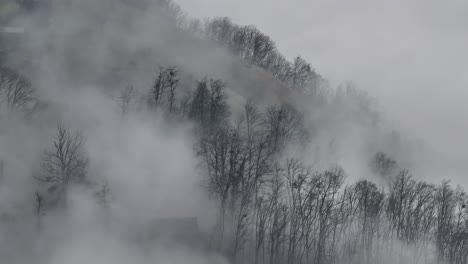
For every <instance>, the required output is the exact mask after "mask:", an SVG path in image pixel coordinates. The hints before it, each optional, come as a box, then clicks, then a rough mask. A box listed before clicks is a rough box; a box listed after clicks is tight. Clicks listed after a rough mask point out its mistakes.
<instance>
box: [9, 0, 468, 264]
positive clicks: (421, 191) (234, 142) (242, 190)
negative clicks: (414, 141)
mask: <svg viewBox="0 0 468 264" xmlns="http://www.w3.org/2000/svg"><path fill="white" fill-rule="evenodd" d="M159 2H160V3H161V4H162V5H163V6H165V7H166V8H168V10H169V11H170V12H167V15H168V16H170V17H172V18H174V19H175V20H176V21H177V23H178V26H179V27H181V28H184V29H186V30H191V31H192V32H195V33H197V34H199V35H200V36H203V37H206V38H208V39H211V40H213V41H215V42H216V43H218V44H220V45H222V46H224V47H226V48H228V49H229V50H230V51H231V52H232V53H233V54H236V55H237V56H239V57H240V58H242V59H243V60H244V61H246V62H247V63H250V64H252V65H255V66H257V67H260V68H263V69H265V70H266V71H268V72H270V73H271V74H272V75H273V76H275V77H276V78H278V80H280V81H281V82H283V83H284V84H285V85H286V86H287V87H288V88H290V89H293V90H295V91H298V92H299V93H300V94H301V95H304V97H306V96H309V97H310V96H313V94H312V95H311V94H310V93H309V89H315V88H318V87H319V85H322V84H323V83H325V81H324V80H323V78H322V77H320V75H318V74H317V73H315V71H314V70H313V69H312V67H311V66H310V64H309V63H307V62H306V61H305V60H303V59H302V58H300V57H297V58H295V59H294V60H293V61H292V62H289V61H288V60H287V59H286V58H285V57H284V56H282V55H281V54H280V53H279V51H278V49H277V48H276V45H275V43H274V42H273V41H272V40H271V39H270V38H269V37H268V36H266V35H264V34H263V33H261V32H260V31H259V30H258V29H256V28H255V27H253V26H238V25H235V24H233V23H232V22H231V21H230V20H229V19H226V18H215V19H212V20H208V21H207V22H206V23H205V24H203V25H202V24H201V23H200V22H198V21H190V22H188V21H189V20H187V19H186V17H184V15H183V14H182V13H181V11H180V8H178V6H176V5H174V4H173V3H172V2H171V1H168V0H160V1H159ZM228 85H229V84H227V83H225V82H224V81H223V80H220V79H210V78H204V79H201V80H198V81H197V82H196V83H192V82H189V81H187V80H186V79H185V77H184V74H183V71H182V68H180V67H175V66H170V67H163V68H161V69H160V70H159V72H157V73H156V74H155V76H154V78H153V80H152V86H151V87H147V89H143V91H142V89H137V88H135V87H133V86H127V87H125V88H124V89H122V90H120V91H119V93H118V96H117V97H116V98H115V99H116V104H117V105H118V107H119V111H120V112H121V115H122V116H123V117H131V115H133V114H135V113H136V112H138V111H144V112H146V113H148V114H150V115H152V114H154V115H156V114H157V115H161V116H163V117H164V118H166V120H167V121H168V122H177V123H178V122H180V123H181V122H190V123H192V124H194V125H195V128H194V134H195V135H196V139H197V141H196V143H195V149H196V150H197V156H198V158H199V160H200V162H201V165H202V168H201V170H200V173H202V174H203V176H204V177H203V179H204V182H203V183H204V186H205V187H206V190H207V193H208V194H209V195H210V196H211V198H212V199H214V200H215V201H216V202H217V205H218V208H217V209H218V211H219V213H218V218H217V225H216V227H215V228H214V229H213V230H212V232H211V234H209V236H210V247H211V248H212V249H214V250H218V251H219V252H221V253H222V254H224V255H226V256H227V257H228V258H229V259H230V260H231V262H232V263H256V264H257V263H269V264H277V263H278V264H279V263H289V264H296V263H317V264H323V263H381V262H383V261H384V258H385V257H388V256H398V255H399V254H402V249H403V248H407V249H409V250H410V251H411V257H412V258H413V261H414V262H418V261H420V262H425V261H428V260H427V259H426V257H429V256H430V255H432V253H433V252H435V255H436V257H437V260H436V261H437V262H438V263H467V253H468V214H467V211H466V204H467V195H466V193H465V192H464V191H463V190H462V189H461V188H460V187H457V188H453V187H451V186H450V184H449V183H448V182H446V181H444V182H442V183H441V184H439V185H434V184H430V183H427V182H424V181H417V180H415V179H414V178H413V177H412V176H411V174H410V172H408V171H407V170H404V169H402V168H399V166H398V164H397V162H396V161H395V160H393V159H391V158H389V157H388V156H387V155H386V154H384V153H377V154H376V155H375V156H374V157H372V159H371V160H370V167H371V169H372V170H373V171H374V173H375V175H376V176H377V175H378V176H380V178H384V179H386V182H387V184H383V185H382V184H377V183H374V182H371V181H369V180H359V181H357V182H349V181H347V180H346V172H345V171H344V170H343V169H342V168H340V167H338V166H337V167H333V168H330V169H328V170H324V171H321V170H316V169H315V168H314V167H311V166H309V165H308V164H306V163H305V162H304V161H302V160H301V159H298V158H297V157H295V156H293V155H292V154H290V153H294V152H293V151H289V150H291V149H300V148H303V147H305V146H307V143H308V142H309V141H313V140H314V139H315V138H314V135H313V134H312V133H311V131H310V129H309V127H308V126H307V125H306V122H305V119H306V116H305V115H307V114H308V113H304V112H302V111H300V110H299V109H298V107H297V106H296V105H293V104H291V103H286V102H285V103H283V104H279V105H271V106H266V107H265V106H263V105H262V106H259V105H256V104H254V103H253V102H250V101H247V103H245V104H244V105H243V107H241V108H242V111H241V112H240V113H233V110H232V108H231V107H230V104H229V103H228V98H227V94H228V93H227V92H226V91H227V89H228ZM33 87H34V86H33V85H32V84H31V83H30V82H29V81H28V80H27V78H26V77H24V76H23V75H22V74H20V73H18V72H17V71H15V70H12V69H10V68H7V67H2V68H0V109H1V111H7V113H11V112H24V111H25V110H27V111H26V112H27V113H28V114H31V113H34V112H35V111H36V110H37V109H35V108H34V106H35V105H37V104H38V102H41V98H38V97H37V94H36V93H35V91H34V89H33ZM353 91H354V90H353V89H345V90H343V91H340V92H337V93H331V95H330V97H331V98H328V99H327V100H326V101H324V102H323V104H324V105H330V104H335V105H343V104H345V103H347V104H351V105H352V107H351V108H349V109H357V110H356V111H355V112H352V113H351V114H353V115H358V118H360V119H365V120H363V121H364V122H370V123H373V122H374V119H376V117H375V114H374V113H372V112H371V110H370V109H369V108H367V107H363V106H362V105H364V106H366V105H367V102H366V101H365V100H364V99H362V98H361V97H359V96H356V93H355V92H353ZM309 97H307V98H309ZM310 98H312V97H310ZM363 100H364V101H363ZM335 105H332V107H333V106H335ZM325 107H326V106H325ZM5 109H7V110H5ZM349 109H348V108H334V111H338V112H339V111H343V112H344V113H343V116H346V115H347V114H348V115H350V113H349V112H350V111H348V110H349ZM234 114H235V115H234ZM340 114H341V113H340ZM85 143H86V139H85V138H84V137H83V136H82V134H81V133H80V131H74V130H73V129H72V128H69V127H67V126H64V125H59V126H58V127H57V131H56V135H55V137H54V139H53V140H52V142H51V144H50V145H49V148H47V149H46V150H44V152H43V153H42V155H41V157H40V161H41V162H40V165H41V166H40V169H39V170H38V171H36V172H35V173H34V176H33V177H34V179H35V180H36V181H37V184H38V185H37V192H36V193H35V201H31V203H34V208H35V212H36V215H37V217H38V222H40V221H41V220H42V219H45V218H43V217H42V216H43V215H45V214H48V213H50V212H52V211H55V210H58V209H61V208H62V209H63V208H66V207H67V204H66V201H67V197H68V195H69V190H70V188H71V186H72V185H79V186H84V187H85V188H89V189H91V190H93V192H94V193H95V198H96V200H97V202H99V203H100V204H101V205H102V206H103V208H108V205H109V203H111V202H112V201H111V200H110V199H109V192H110V191H112V190H110V189H109V188H110V187H109V186H110V185H108V184H102V183H97V181H96V179H95V178H94V177H93V175H91V174H90V173H89V164H90V162H92V161H90V160H89V157H87V155H86V152H85V151H84V148H85ZM379 182H380V181H379ZM433 249H434V250H433ZM428 252H430V253H431V254H428Z"/></svg>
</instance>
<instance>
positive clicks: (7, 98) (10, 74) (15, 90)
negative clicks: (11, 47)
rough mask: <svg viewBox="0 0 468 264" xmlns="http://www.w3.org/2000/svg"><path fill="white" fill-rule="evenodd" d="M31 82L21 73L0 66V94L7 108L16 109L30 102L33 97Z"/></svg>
mask: <svg viewBox="0 0 468 264" xmlns="http://www.w3.org/2000/svg"><path fill="white" fill-rule="evenodd" d="M33 94H34V90H33V88H32V85H31V83H30V82H29V81H28V80H27V79H26V78H25V77H24V76H22V75H21V74H19V73H17V72H16V71H14V70H12V69H9V68H0V96H1V100H2V101H3V102H4V103H5V104H6V105H7V107H8V108H9V109H17V108H21V107H23V106H25V105H26V104H27V103H29V102H31V101H32V100H33V99H34V97H33Z"/></svg>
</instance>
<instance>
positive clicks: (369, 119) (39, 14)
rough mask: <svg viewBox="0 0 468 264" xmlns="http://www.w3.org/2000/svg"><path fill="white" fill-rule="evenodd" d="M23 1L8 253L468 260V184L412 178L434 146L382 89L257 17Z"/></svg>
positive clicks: (1, 227)
mask: <svg viewBox="0 0 468 264" xmlns="http://www.w3.org/2000/svg"><path fill="white" fill-rule="evenodd" d="M2 7H3V8H2V9H0V10H6V7H5V6H2ZM16 8H18V9H19V10H20V11H19V12H18V13H17V14H16V15H12V16H11V17H8V19H7V18H6V17H2V18H5V20H8V21H9V23H13V24H19V25H22V26H24V28H25V33H24V34H21V36H20V37H18V36H16V35H15V36H12V35H11V34H10V33H5V32H3V33H1V38H0V47H2V52H3V56H2V60H1V61H0V62H1V65H0V260H1V261H0V262H2V263H3V262H5V263H8V264H9V263H30V262H35V263H44V264H45V263H52V264H54V263H84V262H91V263H106V264H107V263H109V264H111V263H112V264H119V263H161V262H162V263H165V262H175V263H255V264H258V263H270V264H276V263H278V264H279V263H289V264H296V263H317V264H325V263H385V261H387V260H388V259H393V256H395V255H398V257H399V260H400V263H465V262H464V261H465V259H466V258H465V252H466V250H467V245H468V237H467V236H466V233H467V229H466V228H467V227H468V218H467V212H466V210H465V205H466V203H467V202H468V198H467V197H468V196H467V195H466V193H465V192H464V191H463V189H462V188H461V187H457V188H454V187H453V186H452V185H450V184H449V182H447V181H443V182H441V183H440V182H429V181H427V180H425V178H424V175H414V176H413V175H412V172H411V170H412V169H413V168H414V167H416V165H415V161H416V160H418V161H420V160H422V159H421V158H420V159H416V157H419V156H418V155H417V154H418V152H419V151H421V149H422V148H418V145H417V144H415V143H414V142H413V141H411V140H409V139H408V138H407V137H405V135H401V133H399V132H398V131H396V130H395V129H393V128H392V127H391V125H390V124H389V123H387V121H386V120H385V118H384V114H383V113H381V110H380V108H379V106H378V105H377V104H376V103H375V102H374V100H373V99H372V97H370V96H369V95H368V94H366V93H364V92H363V91H361V90H359V89H358V88H356V87H354V86H353V85H352V84H350V83H348V84H343V85H341V86H340V87H331V86H330V85H329V83H328V82H327V80H326V77H323V76H321V75H320V74H319V73H318V72H316V71H315V69H314V68H313V67H312V65H311V64H310V63H309V62H307V61H306V60H304V59H303V58H301V57H300V56H298V57H295V58H293V59H292V60H288V59H287V58H286V57H284V56H283V55H282V54H281V53H280V52H279V50H278V48H277V47H276V44H275V42H274V41H273V40H272V39H271V38H270V37H269V36H267V35H265V34H263V33H262V32H261V31H260V30H258V29H257V28H256V27H255V26H243V25H237V24H235V23H234V22H233V21H231V20H230V19H229V18H223V17H221V18H211V19H207V20H206V21H204V22H201V21H198V20H194V19H191V18H190V17H189V15H187V14H185V13H184V12H183V10H182V9H181V8H180V7H179V6H177V5H176V4H174V3H173V2H171V1H170V0H155V1H150V0H141V1H124V0H119V1H112V0H103V1H99V2H96V1H94V0H82V1H72V0H66V1H47V2H41V1H17V5H16ZM4 12H6V11H4ZM4 14H5V13H4ZM1 16H6V15H2V14H0V17H1ZM4 47H8V49H5V48H4ZM426 162H427V161H426ZM158 219H159V220H158ZM161 219H171V220H170V222H173V223H172V224H174V225H176V223H182V224H181V225H180V229H181V230H177V231H178V233H184V234H178V236H181V237H184V239H182V240H185V238H187V237H189V239H188V240H191V241H192V243H193V240H194V239H193V237H191V235H190V234H186V233H185V231H182V229H183V228H182V226H183V225H186V226H193V228H194V229H195V226H196V228H197V229H198V225H199V228H200V232H198V230H196V232H194V233H197V236H200V239H199V241H203V242H199V243H198V244H197V245H196V246H195V247H192V245H191V244H190V245H187V244H186V243H184V241H179V240H178V239H176V238H174V239H173V238H171V239H167V238H166V237H165V236H158V235H157V234H158V233H164V232H160V231H161V230H159V231H158V232H155V231H154V230H153V231H152V229H153V228H155V226H153V224H154V223H159V224H161V223H162V221H163V220H161ZM187 219H188V220H187ZM163 222H164V221H163ZM167 222H168V220H166V222H165V223H166V224H167ZM184 223H185V224H184ZM146 227H147V228H146ZM171 228H172V229H177V227H174V226H172V227H171ZM156 229H157V228H156ZM165 231H169V230H165ZM193 231H195V230H193ZM153 233H154V234H153ZM165 235H167V234H165ZM173 240H175V242H174V241H173ZM196 240H198V238H197V239H196ZM168 241H170V242H171V246H167V242H168ZM173 243H175V245H177V246H174V244H173Z"/></svg>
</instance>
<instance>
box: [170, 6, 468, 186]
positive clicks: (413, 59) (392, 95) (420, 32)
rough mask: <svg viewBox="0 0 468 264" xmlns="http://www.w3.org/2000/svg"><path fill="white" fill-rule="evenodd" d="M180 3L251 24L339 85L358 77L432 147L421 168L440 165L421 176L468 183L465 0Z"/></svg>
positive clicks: (398, 123) (402, 126) (398, 121)
mask: <svg viewBox="0 0 468 264" xmlns="http://www.w3.org/2000/svg"><path fill="white" fill-rule="evenodd" d="M177 2H178V3H180V4H181V5H182V6H183V7H184V8H185V9H186V10H187V11H188V12H189V13H190V14H192V15H193V16H198V17H213V16H229V17H231V18H233V19H234V20H235V21H237V22H238V23H241V24H254V25H256V26H258V27H259V28H260V29H261V30H262V31H264V32H265V33H267V34H268V35H270V36H272V37H273V38H274V39H275V40H276V41H277V44H278V47H279V48H280V50H281V51H282V52H284V54H286V55H287V56H288V57H293V56H296V55H297V54H301V55H303V56H304V57H305V58H306V59H307V60H309V61H311V62H312V64H313V66H314V67H315V68H316V69H317V70H318V71H319V72H320V73H322V74H323V75H324V76H326V77H327V78H328V79H329V80H331V81H332V82H333V83H335V84H339V83H342V82H344V81H352V82H354V83H355V84H356V85H357V86H358V87H359V88H361V89H363V90H366V91H368V92H369V93H370V94H371V96H373V97H374V98H376V100H378V102H379V104H380V106H381V107H383V108H384V109H385V110H384V112H385V115H386V116H387V118H388V119H389V120H390V121H391V122H393V125H394V126H395V127H398V129H399V130H402V131H405V133H406V134H408V135H411V136H412V137H414V138H415V139H417V140H421V141H424V145H426V146H428V148H429V149H430V150H428V151H426V152H429V153H430V154H428V156H431V157H428V158H427V159H430V160H432V162H424V161H423V162H424V163H425V165H424V167H427V166H430V163H435V164H437V165H436V166H434V167H431V168H430V169H426V168H420V170H421V173H424V174H428V173H430V171H433V170H439V171H438V172H437V174H438V175H434V176H431V177H432V178H435V179H437V178H438V177H448V178H453V179H456V180H457V183H459V184H463V185H465V184H466V181H465V179H464V175H466V174H467V172H468V169H467V167H466V166H465V165H464V164H467V160H466V155H465V154H464V152H465V146H466V145H467V142H466V140H463V137H464V136H463V135H465V134H467V132H468V123H467V121H466V120H467V119H466V114H465V113H467V112H468V109H467V108H466V104H465V103H464V98H467V96H468V93H467V90H466V88H465V87H466V86H467V85H468V83H467V79H466V77H464V72H466V71H467V69H468V64H467V60H466V56H465V55H464V52H463V50H464V48H463V47H464V46H466V45H467V44H468V36H467V34H466V32H465V25H466V17H467V10H468V6H467V4H466V3H465V2H463V1H456V0H454V1H448V2H439V1H391V2H388V3H374V2H369V1H360V0H356V1H348V2H346V3H342V2H341V1H320V0H319V1H302V0H294V1H288V2H284V1H262V0H255V1H244V2H236V3H234V2H231V1H228V0H225V1H215V0H201V1H189V0H178V1H177ZM247 3H248V6H249V8H245V6H246V5H247ZM428 163H429V164H428ZM442 167H443V169H441V168H442ZM449 175H450V176H449Z"/></svg>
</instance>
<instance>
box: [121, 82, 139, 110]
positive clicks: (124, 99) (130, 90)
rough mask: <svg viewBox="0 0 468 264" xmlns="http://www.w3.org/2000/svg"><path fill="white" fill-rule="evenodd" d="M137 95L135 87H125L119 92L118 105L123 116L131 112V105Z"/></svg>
mask: <svg viewBox="0 0 468 264" xmlns="http://www.w3.org/2000/svg"><path fill="white" fill-rule="evenodd" d="M136 95H137V91H136V90H135V87H134V86H133V85H128V86H125V88H124V89H121V90H120V91H119V96H118V97H117V100H118V104H119V107H120V110H121V113H122V116H125V115H126V114H127V113H128V111H129V110H130V107H131V104H132V102H133V100H134V99H135V96H136Z"/></svg>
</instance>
